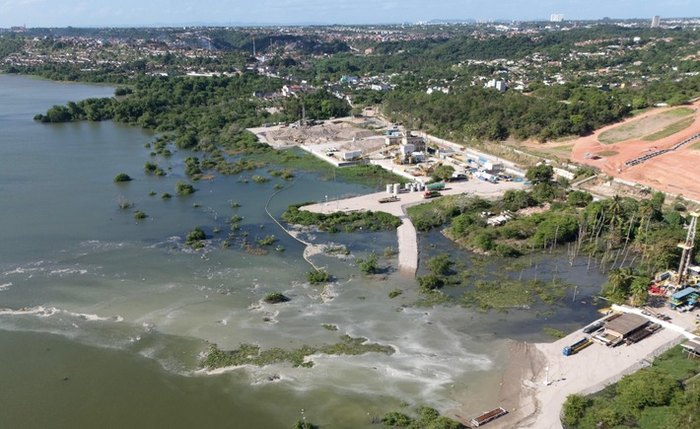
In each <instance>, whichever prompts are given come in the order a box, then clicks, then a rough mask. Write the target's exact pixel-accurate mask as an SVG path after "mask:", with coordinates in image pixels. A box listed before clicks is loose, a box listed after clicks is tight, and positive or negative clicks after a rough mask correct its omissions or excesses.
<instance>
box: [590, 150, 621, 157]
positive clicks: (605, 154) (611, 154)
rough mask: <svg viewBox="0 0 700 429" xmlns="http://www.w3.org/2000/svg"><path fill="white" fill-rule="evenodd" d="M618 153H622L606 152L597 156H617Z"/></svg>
mask: <svg viewBox="0 0 700 429" xmlns="http://www.w3.org/2000/svg"><path fill="white" fill-rule="evenodd" d="M618 153H620V152H618V151H615V150H604V151H601V152H598V153H596V155H598V156H604V157H607V156H615V155H617V154H618Z"/></svg>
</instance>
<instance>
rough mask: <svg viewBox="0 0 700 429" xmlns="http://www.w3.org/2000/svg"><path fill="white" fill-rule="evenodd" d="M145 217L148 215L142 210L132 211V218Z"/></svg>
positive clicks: (140, 218) (141, 218)
mask: <svg viewBox="0 0 700 429" xmlns="http://www.w3.org/2000/svg"><path fill="white" fill-rule="evenodd" d="M147 217H148V215H147V214H146V213H144V212H142V211H141V210H136V211H135V212H134V219H136V220H143V219H146V218H147Z"/></svg>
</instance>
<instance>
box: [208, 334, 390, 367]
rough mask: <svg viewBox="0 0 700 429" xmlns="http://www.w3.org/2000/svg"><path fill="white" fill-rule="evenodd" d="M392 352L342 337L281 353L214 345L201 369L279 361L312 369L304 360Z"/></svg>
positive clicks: (279, 349) (255, 347) (250, 347)
mask: <svg viewBox="0 0 700 429" xmlns="http://www.w3.org/2000/svg"><path fill="white" fill-rule="evenodd" d="M394 352H395V350H394V348H393V347H391V346H385V345H382V344H377V343H369V342H368V340H367V338H363V337H356V338H355V337H351V336H349V335H343V336H341V337H340V341H339V342H337V343H334V344H325V345H321V346H301V347H299V348H298V349H293V350H284V349H281V348H273V349H269V350H262V349H261V348H260V346H256V345H252V344H241V346H240V347H239V348H238V349H236V350H231V351H225V350H221V349H220V348H218V347H217V346H216V345H212V346H211V347H209V352H208V353H207V355H206V357H205V358H204V359H203V360H202V366H203V367H205V368H207V369H216V368H223V367H227V366H239V365H255V366H265V365H271V364H274V363H280V362H289V363H291V364H292V365H293V366H295V367H299V366H301V367H306V368H309V367H312V366H313V362H312V361H310V360H308V359H307V357H308V356H311V355H314V354H325V355H346V356H357V355H363V354H365V353H384V354H387V355H391V354H393V353H394Z"/></svg>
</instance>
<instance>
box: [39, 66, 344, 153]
mask: <svg viewBox="0 0 700 429" xmlns="http://www.w3.org/2000/svg"><path fill="white" fill-rule="evenodd" d="M280 87H281V82H280V81H278V80H273V79H269V78H266V77H262V76H257V75H254V74H249V73H246V74H243V75H241V76H236V77H213V78H195V77H180V78H167V77H141V78H139V79H138V80H137V81H136V82H135V84H134V85H133V89H131V88H129V89H121V90H120V89H118V90H117V91H118V92H119V93H122V94H125V96H123V97H118V98H101V99H96V98H91V99H87V100H82V101H79V102H77V103H75V102H70V103H68V104H67V105H66V106H53V107H52V108H50V109H49V110H48V111H47V112H46V114H39V115H37V116H36V117H35V119H36V120H40V121H42V122H68V121H77V120H89V121H102V120H110V119H111V120H115V121H117V122H123V123H128V124H135V125H139V126H142V127H144V128H149V129H154V130H156V131H159V132H170V133H172V134H173V139H174V140H175V142H176V143H177V146H178V147H180V148H186V149H192V148H195V147H198V148H200V149H204V148H206V147H210V146H215V147H216V146H222V147H227V146H230V145H232V144H233V143H235V142H236V141H238V140H239V139H241V138H246V139H250V138H251V137H252V136H248V137H244V129H245V128H247V127H251V126H257V125H261V124H262V123H263V122H266V121H290V122H291V121H294V120H298V119H299V118H300V114H301V112H300V110H301V109H300V107H301V104H304V105H305V110H306V116H307V117H308V118H311V119H327V118H330V117H333V116H344V115H347V114H348V113H349V106H348V105H347V103H346V102H344V101H343V100H340V99H338V98H336V97H334V96H333V95H331V94H330V93H328V92H325V91H317V92H314V93H311V94H308V95H305V96H302V97H301V98H300V99H296V98H291V99H287V100H283V101H281V102H280V103H281V104H280V107H282V112H283V113H279V114H276V115H273V114H270V113H269V112H268V111H267V110H265V109H264V107H265V104H264V103H262V102H260V101H258V100H257V99H256V98H255V97H254V96H253V93H255V92H271V91H275V90H279V88H280ZM253 139H254V138H253Z"/></svg>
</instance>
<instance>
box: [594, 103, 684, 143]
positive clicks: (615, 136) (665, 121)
mask: <svg viewBox="0 0 700 429" xmlns="http://www.w3.org/2000/svg"><path fill="white" fill-rule="evenodd" d="M692 113H693V109H690V108H687V107H680V108H677V109H673V110H668V111H666V112H661V113H657V114H655V115H651V116H648V117H645V118H641V119H638V120H635V121H633V122H630V123H627V124H624V125H619V126H617V127H615V128H612V129H610V130H607V131H605V132H603V133H602V134H600V135H599V136H598V141H599V142H601V143H603V144H613V143H619V142H622V141H626V140H635V139H642V140H644V141H655V140H658V139H660V138H663V137H666V136H670V135H671V134H673V133H676V132H678V131H680V130H682V129H683V128H686V127H688V125H690V123H692V118H688V119H687V120H690V123H687V124H686V125H681V122H687V120H683V121H675V119H677V118H682V117H684V116H688V115H690V114H692ZM679 127H680V128H679ZM655 130H659V131H655ZM652 131H653V133H652V134H649V135H647V133H649V132H652ZM645 136H646V137H645ZM652 136H653V137H652Z"/></svg>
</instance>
